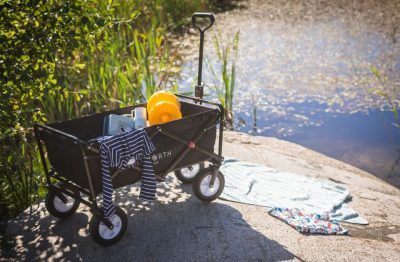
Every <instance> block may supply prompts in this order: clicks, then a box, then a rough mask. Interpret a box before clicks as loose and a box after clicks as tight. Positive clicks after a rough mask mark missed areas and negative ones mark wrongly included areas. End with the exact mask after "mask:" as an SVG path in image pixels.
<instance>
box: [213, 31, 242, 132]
mask: <svg viewBox="0 0 400 262" xmlns="http://www.w3.org/2000/svg"><path fill="white" fill-rule="evenodd" d="M220 43H221V37H220V36H218V35H214V47H215V51H216V53H217V58H218V61H217V66H218V70H219V71H220V75H218V74H217V73H216V71H215V70H214V66H213V64H212V63H211V62H210V61H209V60H208V59H207V60H206V62H207V65H208V67H209V68H210V71H211V74H212V77H213V78H212V79H213V82H214V88H215V91H216V93H217V97H218V100H219V101H220V103H221V104H222V105H223V106H224V107H225V120H226V122H227V127H228V128H229V129H232V128H233V92H234V89H235V80H236V60H237V56H238V52H239V32H236V33H235V35H234V37H233V39H232V42H231V43H230V44H229V45H227V46H221V44H220ZM231 52H233V57H232V56H231Z"/></svg>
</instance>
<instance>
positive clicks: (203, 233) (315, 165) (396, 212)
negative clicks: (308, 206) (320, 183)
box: [0, 132, 400, 261]
mask: <svg viewBox="0 0 400 262" xmlns="http://www.w3.org/2000/svg"><path fill="white" fill-rule="evenodd" d="M224 141H225V142H224V156H229V157H234V158H238V159H242V160H246V161H251V162H254V163H258V164H263V165H266V166H270V167H273V168H277V169H280V170H286V171H290V172H293V173H298V174H302V175H308V176H312V177H320V178H324V179H331V180H334V181H337V182H340V183H344V184H345V185H346V186H347V187H348V188H349V190H350V192H351V194H352V196H353V200H352V201H351V202H350V203H349V205H350V206H351V207H352V208H354V209H355V210H356V211H358V212H359V213H360V214H361V215H362V216H363V217H364V218H366V219H367V220H368V221H369V222H370V224H369V225H368V226H354V225H350V224H346V223H344V226H345V227H347V228H349V229H350V233H351V236H320V235H303V234H300V233H298V232H297V231H295V230H294V229H292V228H291V227H289V226H287V225H286V224H284V223H282V222H281V221H279V220H277V219H275V218H273V217H271V216H269V215H268V214H267V212H266V209H265V208H262V207H257V206H251V205H244V204H239V203H232V202H227V201H223V200H216V201H215V202H213V203H211V204H204V203H202V202H200V201H199V200H198V199H197V198H196V197H194V196H192V189H191V186H190V185H182V184H181V183H180V182H178V180H177V179H176V178H175V176H173V175H172V174H170V175H169V176H168V177H167V180H166V182H164V183H160V184H159V189H158V199H159V200H158V202H157V203H154V204H151V205H147V206H146V205H143V203H141V202H140V200H138V195H139V194H138V193H139V188H138V185H133V186H129V187H124V188H120V189H118V190H117V191H116V201H115V202H116V203H118V205H120V206H121V207H122V208H123V209H124V210H125V211H126V212H127V214H128V230H127V232H126V234H125V236H124V237H123V238H122V240H121V241H120V242H118V243H117V244H115V245H114V246H111V247H107V248H104V247H101V246H99V245H97V244H96V243H95V242H94V241H93V240H92V238H91V237H90V235H89V229H88V223H89V221H90V218H91V216H92V215H91V213H90V212H89V209H88V208H87V207H85V206H83V205H81V207H80V209H79V210H78V211H77V213H76V214H75V215H73V216H72V217H70V218H67V219H65V220H59V219H56V218H54V217H52V216H51V215H49V214H48V212H47V211H46V209H45V207H44V203H43V202H41V203H39V204H38V205H35V206H32V210H33V211H32V212H30V210H26V211H25V212H23V213H21V214H20V215H19V216H18V218H17V219H15V220H14V221H10V223H9V228H8V234H9V236H8V237H9V239H15V241H14V242H15V247H12V248H11V249H12V250H11V251H10V252H7V253H3V254H1V256H0V257H1V259H0V260H2V259H3V258H5V259H7V260H8V259H10V258H11V259H12V258H14V259H16V260H49V261H52V260H56V261H58V260H68V261H70V260H71V261H80V260H83V261H249V260H259V261H278V260H300V261H303V260H304V261H329V260H336V261H400V221H399V217H400V190H399V189H397V188H395V187H393V186H391V185H389V184H387V183H385V182H383V181H382V180H380V179H378V178H375V177H374V176H372V175H370V174H368V173H366V172H364V171H362V170H360V169H357V168H355V167H352V166H350V165H347V164H344V163H342V162H340V161H337V160H334V159H332V158H329V157H326V156H324V155H322V154H319V153H316V152H314V151H311V150H309V149H307V148H304V147H302V146H299V145H296V144H293V143H289V142H286V141H282V140H278V139H275V138H269V137H253V136H248V135H246V134H241V133H235V132H225V135H224ZM288 194H290V192H288Z"/></svg>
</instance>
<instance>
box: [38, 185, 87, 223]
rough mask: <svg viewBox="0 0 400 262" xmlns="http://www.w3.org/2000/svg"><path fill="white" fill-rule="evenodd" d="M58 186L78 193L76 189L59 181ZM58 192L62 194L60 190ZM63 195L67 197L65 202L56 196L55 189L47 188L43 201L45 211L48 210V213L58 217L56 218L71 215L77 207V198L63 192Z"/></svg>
mask: <svg viewBox="0 0 400 262" xmlns="http://www.w3.org/2000/svg"><path fill="white" fill-rule="evenodd" d="M58 186H59V187H61V188H63V189H65V190H67V191H70V192H72V193H75V194H77V195H79V191H78V190H75V189H73V188H69V187H66V186H64V184H61V183H59V184H58ZM60 194H63V193H61V192H60ZM63 195H64V196H65V198H66V199H67V202H66V203H64V202H63V201H62V200H61V199H60V198H59V197H58V196H57V193H56V191H54V190H49V192H48V193H47V195H46V198H45V201H44V203H45V205H46V209H47V211H49V213H50V214H52V215H53V216H55V217H58V218H67V217H69V216H71V215H73V214H74V213H75V211H76V210H77V209H78V207H79V204H80V202H79V200H77V199H75V198H73V197H71V196H68V195H66V194H63Z"/></svg>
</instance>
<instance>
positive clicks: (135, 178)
mask: <svg viewBox="0 0 400 262" xmlns="http://www.w3.org/2000/svg"><path fill="white" fill-rule="evenodd" d="M197 18H202V19H207V20H208V24H207V26H206V27H200V26H199V24H198V23H197V22H196V19H197ZM192 23H193V26H194V27H195V28H196V29H197V30H198V31H199V32H200V52H199V72H198V79H197V85H196V87H195V97H189V96H184V95H177V97H178V98H179V100H180V103H181V112H182V119H180V120H175V121H171V122H168V123H165V124H159V125H153V126H149V127H146V128H145V129H144V130H145V131H146V133H147V134H148V135H149V137H150V138H151V140H152V142H153V144H154V146H155V148H156V150H155V152H154V153H153V154H152V155H151V159H152V162H153V166H154V172H155V174H156V177H157V180H158V181H164V180H165V177H166V176H167V175H168V174H169V173H170V172H173V171H174V172H175V175H176V176H177V177H178V179H180V180H181V181H182V182H183V183H190V182H193V183H192V185H193V193H194V195H196V197H197V198H199V199H200V200H202V201H205V202H210V201H213V200H215V199H216V198H217V197H218V196H219V195H220V194H221V193H222V190H223V188H224V185H225V181H224V177H223V175H222V173H221V172H220V171H219V167H220V165H221V163H222V161H223V157H222V138H223V117H224V108H223V107H222V105H220V104H217V103H212V102H208V101H205V100H203V99H202V96H203V84H202V81H201V77H202V62H203V42H204V32H205V31H206V30H207V29H208V28H210V27H211V26H212V25H213V23H214V16H213V14H211V13H194V14H193V16H192ZM145 106H146V104H139V105H135V106H130V107H125V108H119V109H115V110H109V111H106V112H102V113H96V114H93V115H89V116H85V117H81V118H76V119H72V120H68V121H63V122H57V123H52V124H48V125H42V124H38V123H35V125H34V130H35V135H36V139H37V142H38V145H39V151H40V156H41V160H42V164H43V168H44V171H45V174H46V179H47V188H48V193H47V196H46V199H45V204H46V208H47V210H48V211H49V213H50V214H52V215H53V216H55V217H59V218H66V217H68V216H70V215H72V214H73V213H74V212H75V211H76V210H77V209H78V206H79V204H80V203H82V204H85V205H87V206H89V207H90V211H91V212H92V214H93V216H92V219H91V221H90V225H89V229H90V233H91V235H92V237H93V238H94V240H95V241H96V242H98V243H99V244H102V245H112V244H114V243H116V242H117V241H118V240H119V239H121V237H122V236H123V234H124V233H125V231H126V229H127V218H126V214H125V213H124V211H123V210H122V209H121V208H119V207H117V211H116V213H115V214H114V215H113V216H112V217H111V218H109V219H107V218H105V217H104V216H103V212H102V209H101V207H99V205H98V203H97V201H96V197H97V196H98V195H99V194H100V193H102V173H101V162H100V150H99V144H98V143H96V142H95V141H96V140H95V139H96V138H98V137H100V136H102V134H103V120H104V117H105V116H107V115H109V114H119V115H121V114H129V113H130V112H131V111H132V110H133V109H134V108H135V107H145ZM217 127H218V128H217ZM217 131H218V132H219V136H218V148H217V153H215V152H214V145H215V141H216V138H217ZM45 156H47V160H48V161H47V160H46V157H45ZM206 162H208V163H209V165H208V167H205V164H204V163H206ZM48 163H49V164H50V166H48ZM111 173H112V184H113V187H114V189H115V188H119V187H123V186H126V185H130V184H133V183H136V182H139V181H140V180H141V168H140V166H135V167H130V168H128V169H126V170H124V171H120V170H111Z"/></svg>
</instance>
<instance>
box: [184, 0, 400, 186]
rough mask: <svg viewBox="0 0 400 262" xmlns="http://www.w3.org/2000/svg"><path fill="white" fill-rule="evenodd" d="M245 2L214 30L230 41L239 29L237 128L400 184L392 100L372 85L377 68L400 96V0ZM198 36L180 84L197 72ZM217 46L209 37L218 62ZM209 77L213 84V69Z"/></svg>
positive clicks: (207, 46)
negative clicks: (373, 69) (373, 92)
mask: <svg viewBox="0 0 400 262" xmlns="http://www.w3.org/2000/svg"><path fill="white" fill-rule="evenodd" d="M244 3H245V6H246V8H244V9H239V10H235V11H231V12H228V13H223V14H220V15H218V16H217V20H216V21H217V23H216V25H217V27H216V28H215V29H213V31H214V32H218V31H219V32H220V34H222V36H224V37H225V39H226V42H228V41H229V39H232V36H233V34H234V33H235V32H236V31H237V30H239V31H240V51H239V58H238V63H237V85H236V90H235V96H234V97H235V99H234V107H235V108H234V111H235V113H236V119H235V125H236V126H235V127H236V129H237V130H239V131H243V132H251V133H253V134H257V135H268V136H276V137H279V138H283V139H286V140H290V141H293V142H296V143H299V144H302V145H305V146H307V147H310V148H313V149H315V150H317V151H319V152H321V153H324V154H327V155H330V156H333V157H335V158H338V159H340V160H343V161H345V162H348V163H351V164H353V165H355V166H358V167H361V168H363V169H365V170H367V171H370V172H372V173H373V174H375V175H377V176H380V177H384V178H385V179H391V180H393V179H395V178H390V176H393V174H396V175H397V179H398V180H399V181H400V172H399V169H398V168H397V169H394V171H393V172H392V170H391V167H392V166H393V163H394V162H395V161H396V159H397V158H398V156H399V153H398V151H397V149H396V144H399V143H400V135H399V133H398V132H397V130H396V129H395V128H394V127H393V126H392V125H391V122H392V121H393V115H392V114H391V113H390V112H387V111H385V109H387V103H386V101H385V99H383V98H382V97H377V96H372V95H371V93H370V92H369V91H368V89H369V88H371V87H378V86H379V81H377V79H376V77H375V76H374V75H373V74H372V73H371V66H376V67H377V68H379V69H380V70H381V71H382V72H384V73H385V74H386V75H387V86H388V87H391V88H390V92H389V95H390V96H391V97H393V98H394V100H397V102H398V101H400V91H399V90H400V30H399V28H400V26H399V25H400V12H398V10H400V1H397V0H393V1H378V0H367V1H362V2H361V1H355V0H350V1H334V0H333V1H283V0H277V1H272V0H249V1H247V2H244ZM396 10H397V11H396ZM195 39H196V40H195V41H196V42H194V43H193V45H192V46H193V52H190V51H187V53H188V55H187V56H186V57H185V60H184V61H185V63H184V68H183V72H182V78H181V83H180V84H181V86H190V84H191V83H192V79H193V77H194V76H195V75H196V67H197V61H196V59H197V53H196V43H197V38H195ZM213 49H214V48H213V43H212V41H211V36H210V37H208V38H207V41H206V44H205V50H206V51H205V53H206V55H207V56H208V58H209V60H210V61H215V59H214V60H213V56H215V54H214V53H213ZM204 81H205V82H206V83H212V80H211V75H210V73H209V72H208V71H207V68H205V75H204ZM210 90H212V88H208V91H209V93H210V96H209V98H213V97H214V96H213V92H212V91H210ZM396 90H397V91H398V92H397V91H396ZM255 120H256V121H255ZM255 122H257V124H256V125H254V123H255ZM396 175H394V176H395V177H396ZM392 183H394V184H397V185H400V182H396V181H394V182H393V181H392Z"/></svg>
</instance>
